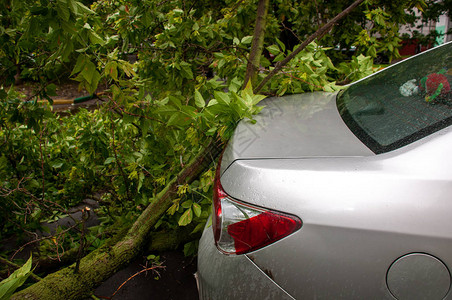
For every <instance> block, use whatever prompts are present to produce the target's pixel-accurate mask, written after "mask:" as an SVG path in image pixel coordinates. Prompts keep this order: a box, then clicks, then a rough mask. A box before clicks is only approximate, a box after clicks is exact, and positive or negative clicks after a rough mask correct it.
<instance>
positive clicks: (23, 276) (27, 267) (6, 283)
mask: <svg viewBox="0 0 452 300" xmlns="http://www.w3.org/2000/svg"><path fill="white" fill-rule="evenodd" d="M31 262H32V259H31V256H30V258H29V259H28V260H27V262H26V263H25V264H24V265H23V266H22V267H20V268H19V269H17V270H16V271H14V273H12V274H11V275H10V276H9V277H8V278H6V279H5V280H2V281H1V282H0V299H1V300H7V299H9V298H10V297H11V295H12V294H13V293H14V291H15V290H16V289H18V288H19V287H21V286H22V285H23V284H24V283H25V281H26V280H27V278H28V276H30V274H31Z"/></svg>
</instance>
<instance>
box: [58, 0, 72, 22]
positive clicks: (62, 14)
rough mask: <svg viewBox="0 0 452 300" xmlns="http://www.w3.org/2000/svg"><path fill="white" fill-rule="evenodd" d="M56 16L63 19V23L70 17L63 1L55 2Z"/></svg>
mask: <svg viewBox="0 0 452 300" xmlns="http://www.w3.org/2000/svg"><path fill="white" fill-rule="evenodd" d="M56 10H57V13H58V16H59V17H60V18H61V19H63V20H64V21H69V17H70V16H71V13H70V12H69V8H68V5H67V2H66V1H65V0H58V1H57V7H56Z"/></svg>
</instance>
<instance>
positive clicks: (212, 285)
mask: <svg viewBox="0 0 452 300" xmlns="http://www.w3.org/2000/svg"><path fill="white" fill-rule="evenodd" d="M197 276H198V284H199V287H198V289H199V297H200V299H211V300H215V299H231V300H234V299H237V300H241V299H243V295H252V297H251V298H253V299H261V300H265V299H269V300H270V299H281V300H284V299H287V300H293V299H294V298H293V297H291V296H290V295H289V294H287V293H286V292H285V291H284V290H282V289H281V288H280V287H279V286H278V285H277V284H276V283H275V282H274V281H273V280H272V279H271V278H270V277H269V276H267V275H266V274H265V273H264V272H263V271H262V270H261V269H259V268H258V267H256V265H255V264H254V263H253V262H252V261H251V260H250V259H249V258H248V257H247V256H245V255H240V256H225V255H223V254H222V253H220V251H218V249H217V248H216V247H215V243H214V240H213V232H212V228H209V227H206V230H204V233H203V235H202V237H201V240H200V248H199V251H198V273H197ZM220 282H221V283H222V284H221V285H219V284H218V283H220Z"/></svg>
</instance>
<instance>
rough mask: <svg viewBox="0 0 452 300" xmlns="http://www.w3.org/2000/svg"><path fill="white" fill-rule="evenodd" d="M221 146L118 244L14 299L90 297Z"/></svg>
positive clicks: (182, 176) (190, 168)
mask: <svg viewBox="0 0 452 300" xmlns="http://www.w3.org/2000/svg"><path fill="white" fill-rule="evenodd" d="M220 149H221V143H220V142H218V141H211V142H210V143H209V145H208V146H207V147H206V148H205V149H204V151H201V152H200V154H198V156H197V157H195V158H194V159H193V160H192V161H191V162H190V163H189V164H188V165H187V166H186V167H185V168H184V169H183V170H182V171H181V172H180V173H179V174H178V176H176V177H175V178H174V179H173V180H171V181H170V182H169V183H168V185H167V186H166V187H165V188H164V189H163V190H162V191H161V192H160V193H159V194H158V195H157V196H156V198H155V199H154V201H152V203H151V204H149V205H148V207H147V208H146V209H145V210H144V211H143V213H142V214H141V215H140V216H139V217H138V219H137V220H136V221H135V222H134V224H133V225H132V226H131V228H130V229H129V231H128V232H127V234H126V235H125V236H124V237H123V238H122V239H121V240H120V241H119V242H118V243H116V244H114V245H113V246H109V247H104V248H100V249H97V250H95V251H93V252H91V253H90V254H88V255H87V256H85V257H84V258H83V259H81V261H80V265H79V271H78V272H77V273H75V272H74V268H75V264H72V265H71V266H69V267H67V268H64V269H62V270H60V271H57V272H55V273H52V274H50V275H48V276H46V277H45V278H44V279H42V280H41V281H39V282H37V283H35V284H34V285H32V286H30V287H28V288H26V289H24V290H22V291H20V292H18V293H16V294H14V295H13V297H12V298H11V299H80V298H83V297H88V296H90V295H91V292H92V291H93V290H94V289H95V288H96V287H97V286H98V285H99V284H100V283H102V282H103V281H104V280H106V279H107V278H109V277H110V276H111V275H113V274H114V273H115V272H116V271H118V270H119V269H121V268H122V267H123V266H124V265H125V264H127V263H128V262H130V261H131V260H132V259H133V258H135V256H136V255H137V254H138V253H139V252H140V250H141V248H142V247H143V246H144V244H145V242H146V241H147V238H148V236H149V232H150V231H151V229H152V228H153V226H154V225H155V223H156V222H157V221H158V220H159V219H160V218H161V217H162V216H163V215H164V214H165V212H166V211H167V210H168V208H169V207H170V206H171V205H172V200H173V197H174V196H176V195H177V187H178V186H179V185H180V184H182V183H190V182H192V181H193V180H194V179H196V178H197V177H198V176H199V175H200V174H201V173H202V172H203V171H204V170H206V169H207V168H208V167H209V166H210V165H211V162H212V161H213V160H214V159H215V158H216V157H217V156H218V154H219V152H220Z"/></svg>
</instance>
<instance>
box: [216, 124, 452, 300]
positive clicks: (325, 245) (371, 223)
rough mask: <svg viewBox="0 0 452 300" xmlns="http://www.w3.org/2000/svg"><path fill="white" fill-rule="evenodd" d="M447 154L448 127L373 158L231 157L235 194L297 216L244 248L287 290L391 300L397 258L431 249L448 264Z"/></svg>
mask: <svg viewBox="0 0 452 300" xmlns="http://www.w3.org/2000/svg"><path fill="white" fill-rule="evenodd" d="M451 153H452V130H451V129H450V128H446V129H443V130H441V131H439V132H436V133H434V134H432V135H430V136H429V137H426V138H424V139H422V140H419V141H417V142H415V143H413V144H411V145H408V146H405V147H403V148H401V149H399V150H397V151H392V152H389V153H386V154H381V155H375V156H364V157H331V158H326V157H320V158H319V157H317V158H315V157H313V158H305V159H261V160H236V161H234V163H233V164H232V165H231V166H230V167H229V168H228V169H227V171H226V172H225V173H224V174H223V175H222V177H221V181H222V185H223V188H224V190H225V191H226V193H228V194H229V196H231V197H232V198H236V199H240V201H244V202H247V203H251V204H253V205H258V206H262V207H266V208H269V209H273V210H278V211H283V212H290V213H293V214H295V215H297V216H299V217H300V218H301V219H302V221H303V227H302V228H301V229H300V230H299V231H298V232H296V233H294V234H292V235H291V236H289V237H286V238H285V239H283V240H281V241H278V242H277V243H275V244H273V245H270V246H268V247H265V248H263V249H260V250H258V251H256V252H253V253H251V254H249V257H251V258H252V259H253V261H254V262H255V263H256V265H257V266H259V267H260V268H262V269H265V270H270V271H271V273H272V275H273V279H274V280H275V281H276V282H277V283H278V284H279V285H280V286H281V287H282V288H283V289H284V290H286V291H287V292H288V293H289V294H291V295H292V296H294V297H295V298H297V299H305V298H308V299H311V298H317V297H318V298H347V299H352V298H356V297H359V298H363V297H364V298H369V299H376V298H378V299H384V298H388V299H390V298H392V296H391V294H390V292H389V290H388V289H387V287H386V281H385V276H386V272H387V271H388V268H389V266H390V265H391V264H392V263H393V261H394V260H395V259H396V258H398V257H400V256H402V255H405V254H407V253H413V252H421V253H429V254H431V255H433V256H435V257H438V258H439V259H440V260H442V261H443V262H444V263H445V264H446V265H448V266H452V252H451V251H450V249H452V230H451V229H452V218H451V217H450V212H451V211H452V199H451V198H450V195H452V172H451V171H450V170H452V160H450V159H448V157H449V156H450V155H451ZM438 162H441V163H438ZM382 174H384V176H383V175H382ZM319 190H322V193H319V192H318V191H319ZM350 245H353V246H352V247H350ZM363 254H365V255H363ZM313 257H315V262H313ZM377 283H378V284H377ZM300 285H303V288H300ZM355 296H356V297H355ZM447 299H449V298H447Z"/></svg>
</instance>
